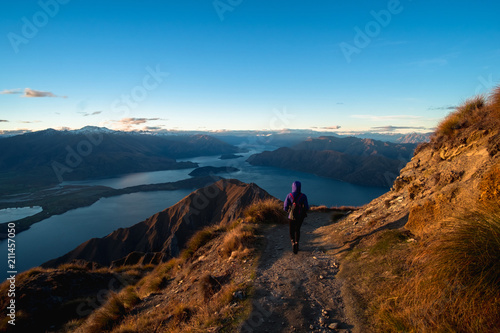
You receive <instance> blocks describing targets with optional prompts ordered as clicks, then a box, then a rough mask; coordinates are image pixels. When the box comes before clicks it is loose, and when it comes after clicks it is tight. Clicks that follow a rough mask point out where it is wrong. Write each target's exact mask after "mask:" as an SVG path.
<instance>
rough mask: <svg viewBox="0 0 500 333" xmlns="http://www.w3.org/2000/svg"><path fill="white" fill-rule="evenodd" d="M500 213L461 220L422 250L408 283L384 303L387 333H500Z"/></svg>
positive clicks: (493, 209)
mask: <svg viewBox="0 0 500 333" xmlns="http://www.w3.org/2000/svg"><path fill="white" fill-rule="evenodd" d="M499 309H500V207H499V206H498V204H496V205H493V206H492V205H490V206H485V207H481V208H480V209H478V210H476V211H473V212H467V213H464V214H463V215H461V216H460V217H457V218H456V219H454V220H453V221H451V222H450V224H449V225H448V226H447V228H446V230H443V231H442V232H440V233H439V234H437V235H436V236H435V237H434V238H433V239H431V240H429V241H428V242H427V243H426V244H424V246H420V248H419V251H418V252H417V254H416V256H415V259H414V260H413V263H412V269H411V271H410V273H409V274H408V277H407V281H406V283H404V284H400V285H399V287H397V288H396V290H395V291H394V292H392V294H391V295H389V297H387V299H386V300H385V301H384V302H382V306H381V307H380V312H379V313H378V319H379V327H380V330H381V331H384V332H400V331H406V332H499V331H500V330H499V328H500V311H499Z"/></svg>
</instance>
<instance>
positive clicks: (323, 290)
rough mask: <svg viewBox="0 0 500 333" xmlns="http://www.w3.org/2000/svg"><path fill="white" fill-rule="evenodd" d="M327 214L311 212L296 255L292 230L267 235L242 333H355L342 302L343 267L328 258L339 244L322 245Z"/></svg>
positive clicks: (285, 228)
mask: <svg viewBox="0 0 500 333" xmlns="http://www.w3.org/2000/svg"><path fill="white" fill-rule="evenodd" d="M329 218H330V214H329V213H320V212H313V213H310V214H309V216H308V217H307V218H306V220H305V221H304V224H303V225H302V229H301V241H300V251H299V253H298V254H293V252H292V248H291V243H290V239H289V233H288V226H287V225H278V226H274V227H272V228H271V229H270V230H269V231H268V232H267V233H266V240H267V242H266V247H265V250H264V252H263V255H262V258H261V260H260V264H259V267H258V269H257V274H256V278H255V295H254V300H253V311H252V313H251V315H250V317H249V319H248V320H247V321H246V322H245V323H244V325H243V327H242V329H241V332H269V333H275V332H342V333H347V332H352V331H353V328H354V327H353V326H352V325H351V324H350V321H349V319H348V318H346V314H345V309H344V302H343V300H342V297H341V292H340V289H341V281H340V280H338V279H336V275H337V273H338V271H339V265H338V263H337V262H336V260H335V259H334V258H333V257H331V256H330V255H327V254H325V252H326V251H327V250H329V249H330V248H332V247H333V246H334V245H335V244H324V243H322V242H321V240H320V239H321V236H322V235H321V231H320V230H319V229H318V228H320V227H322V226H324V225H327V224H329V223H330V222H329Z"/></svg>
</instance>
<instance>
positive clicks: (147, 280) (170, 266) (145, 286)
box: [136, 258, 182, 297]
mask: <svg viewBox="0 0 500 333" xmlns="http://www.w3.org/2000/svg"><path fill="white" fill-rule="evenodd" d="M181 262H182V260H181V259H179V258H172V259H170V260H169V261H167V262H165V263H162V264H159V265H158V266H156V268H155V269H154V270H153V271H152V272H151V273H149V274H148V275H146V276H145V277H144V278H143V279H142V280H140V281H139V282H138V283H137V285H136V287H137V290H138V293H139V295H140V296H141V297H144V296H147V295H149V294H151V293H155V292H158V291H160V290H161V289H162V288H164V287H166V286H167V285H168V282H169V279H171V277H172V276H173V274H174V272H175V270H176V269H177V268H178V266H179V265H180V264H181Z"/></svg>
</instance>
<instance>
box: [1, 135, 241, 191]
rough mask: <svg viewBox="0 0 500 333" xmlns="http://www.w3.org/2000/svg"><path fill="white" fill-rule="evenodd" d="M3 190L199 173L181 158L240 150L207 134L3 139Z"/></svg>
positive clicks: (41, 136) (33, 136) (57, 136)
mask: <svg viewBox="0 0 500 333" xmlns="http://www.w3.org/2000/svg"><path fill="white" fill-rule="evenodd" d="M0 151H1V152H2V154H1V155H0V175H1V176H0V185H2V189H3V190H4V191H13V190H15V189H16V188H17V189H19V188H22V189H29V188H34V187H37V185H38V186H46V185H53V184H57V183H58V182H61V181H64V180H84V179H95V178H105V177H111V176H116V175H119V174H125V173H133V172H147V171H158V170H171V169H183V168H195V167H197V166H198V165H197V164H196V163H192V162H181V161H178V159H185V158H189V157H195V156H201V155H216V154H231V153H236V152H238V151H239V149H238V148H236V147H234V146H232V145H230V144H227V143H224V142H222V141H221V140H219V139H216V138H213V137H211V136H207V135H201V134H200V135H192V136H182V135H180V136H158V135H149V134H139V133H131V132H119V131H112V130H108V129H106V128H98V127H85V128H83V129H80V130H75V131H56V130H52V129H48V130H44V131H39V132H32V133H26V134H23V135H17V136H12V137H7V138H1V139H0Z"/></svg>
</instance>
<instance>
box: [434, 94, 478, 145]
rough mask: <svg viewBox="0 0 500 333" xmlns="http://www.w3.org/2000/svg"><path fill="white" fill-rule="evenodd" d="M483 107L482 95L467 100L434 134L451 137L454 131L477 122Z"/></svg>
mask: <svg viewBox="0 0 500 333" xmlns="http://www.w3.org/2000/svg"><path fill="white" fill-rule="evenodd" d="M485 105H486V100H485V97H484V96H482V95H479V96H476V97H473V98H470V99H468V100H467V101H465V103H464V104H463V105H461V106H459V107H458V108H457V109H456V110H455V111H454V112H452V113H451V114H450V115H449V116H448V117H446V118H445V119H444V120H443V121H442V122H441V123H440V124H439V125H438V127H437V129H436V134H437V135H443V136H451V135H452V134H453V133H454V132H455V130H458V129H460V128H463V127H466V126H470V125H471V124H473V123H474V122H477V121H478V120H479V119H480V118H479V114H478V113H479V112H480V110H481V109H482V108H483V107H484V106H485Z"/></svg>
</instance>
